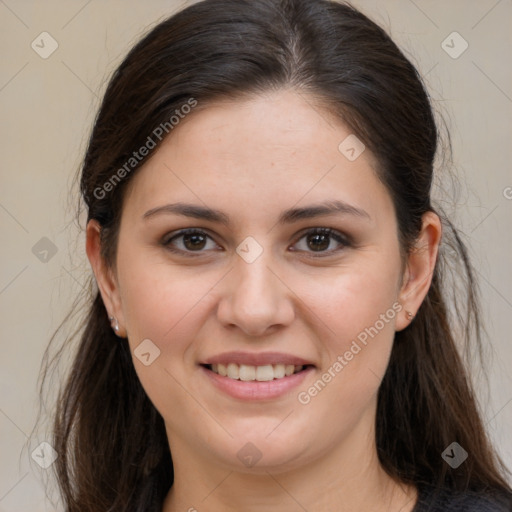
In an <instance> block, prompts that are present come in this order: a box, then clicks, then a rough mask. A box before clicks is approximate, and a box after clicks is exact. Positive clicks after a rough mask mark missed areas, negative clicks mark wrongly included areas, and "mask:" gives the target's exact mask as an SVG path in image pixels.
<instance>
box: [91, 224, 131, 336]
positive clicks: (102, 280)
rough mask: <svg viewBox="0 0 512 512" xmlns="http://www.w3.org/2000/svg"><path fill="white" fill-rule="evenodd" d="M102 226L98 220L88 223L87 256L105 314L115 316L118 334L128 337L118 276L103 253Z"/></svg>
mask: <svg viewBox="0 0 512 512" xmlns="http://www.w3.org/2000/svg"><path fill="white" fill-rule="evenodd" d="M100 233H101V226H100V224H99V223H98V221H96V220H90V221H89V222H88V223H87V229H86V242H85V249H86V252H87V257H88V258H89V262H90V264H91V267H92V270H93V272H94V275H95V277H96V282H97V283H98V288H99V291H100V293H101V298H102V299H103V304H105V308H106V312H105V314H106V315H108V316H109V317H114V318H115V319H116V320H117V323H118V325H119V330H118V331H117V332H116V334H117V335H118V336H120V337H122V338H124V337H126V330H125V327H124V326H125V322H124V316H123V311H122V307H121V296H120V293H119V286H118V284H117V278H116V276H115V272H114V271H113V270H112V268H111V267H110V266H109V265H107V263H106V262H105V260H104V259H103V257H102V255H101V238H100Z"/></svg>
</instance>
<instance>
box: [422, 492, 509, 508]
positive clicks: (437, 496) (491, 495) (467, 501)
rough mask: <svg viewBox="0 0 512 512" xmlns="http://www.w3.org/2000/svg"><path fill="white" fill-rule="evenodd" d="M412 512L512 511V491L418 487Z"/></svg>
mask: <svg viewBox="0 0 512 512" xmlns="http://www.w3.org/2000/svg"><path fill="white" fill-rule="evenodd" d="M413 512H512V493H508V492H506V491H488V492H484V491H454V490H452V489H437V490H436V489H434V488H432V487H427V486H423V487H419V488H418V502H417V504H416V506H415V507H414V509H413Z"/></svg>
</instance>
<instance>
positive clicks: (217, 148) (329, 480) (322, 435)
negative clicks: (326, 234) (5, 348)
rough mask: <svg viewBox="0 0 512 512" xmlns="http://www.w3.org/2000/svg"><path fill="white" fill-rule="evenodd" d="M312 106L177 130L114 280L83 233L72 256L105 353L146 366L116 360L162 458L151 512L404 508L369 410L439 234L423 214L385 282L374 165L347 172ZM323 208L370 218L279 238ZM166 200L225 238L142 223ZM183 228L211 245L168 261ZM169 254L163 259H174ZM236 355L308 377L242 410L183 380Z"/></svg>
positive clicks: (128, 209)
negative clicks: (85, 264)
mask: <svg viewBox="0 0 512 512" xmlns="http://www.w3.org/2000/svg"><path fill="white" fill-rule="evenodd" d="M312 100H313V99H312V98H309V97H307V96H304V95H303V94H299V93H297V92H294V91H291V90H282V91H276V92H272V93H269V94H267V95H261V96H256V97H253V98H250V99H244V100H236V101H235V100H233V101H223V102H219V103H215V104H212V105H209V106H208V107H207V108H204V109H197V110H196V111H195V112H194V113H193V114H191V115H189V116H188V117H187V118H186V119H185V120H184V121H182V122H181V123H180V125H179V126H178V127H177V128H176V129H175V130H174V131H173V132H172V134H171V135H172V136H170V137H169V138H168V139H167V140H166V141H165V142H164V143H163V145H162V146H160V147H159V148H158V149H157V150H156V151H155V153H154V154H153V155H152V157H151V159H150V160H149V161H147V162H146V163H145V164H144V166H143V167H142V168H141V169H140V171H138V173H137V175H136V176H135V177H134V178H133V180H132V182H131V183H130V185H129V187H128V189H127V195H126V197H125V201H124V206H123V214H122V219H121V227H120V233H119V241H118V249H117V258H116V261H115V265H114V266H113V267H108V266H107V265H106V264H105V262H104V261H102V260H101V257H100V252H99V226H98V224H97V222H95V221H91V222H90V223H89V224H88V227H87V254H88V257H89V260H90V262H91V265H92V267H93V269H94V272H95V275H96V278H97V281H98V285H99V288H100V291H101V293H102V296H103V300H104V302H105V306H106V309H107V310H108V312H109V314H111V315H113V316H115V317H116V319H117V320H118V322H119V327H120V329H119V335H120V336H121V337H127V338H128V339H127V340H119V342H120V343H129V344H130V348H131V350H132V353H133V350H134V349H135V348H136V347H137V346H138V345H139V344H140V343H141V342H142V340H144V339H150V340H151V341H152V342H153V343H154V344H155V345H156V346H157V347H158V348H159V350H160V351H161V352H160V356H159V357H158V358H157V359H156V360H155V361H154V362H153V363H152V364H151V365H149V366H145V365H143V364H142V363H141V361H140V360H139V359H138V358H137V357H134V358H133V362H134V366H135V369H136V371H137V374H138V376H139V378H140V381H141V383H142V385H143V387H144V389H145V390H146V392H147V394H148V396H149V398H150V399H151V401H152V402H153V404H154V405H155V407H156V408H157V409H158V411H159V412H160V413H161V415H162V416H163V418H164V421H165V424H166V429H167V435H168V439H169V444H170V448H171V453H172V455H173V461H174V471H175V483H174V485H173V487H172V489H171V491H170V492H169V494H168V496H167V499H166V502H165V505H164V509H163V510H164V512H171V511H177V510H190V509H192V510H194V509H196V510H198V511H201V510H208V511H214V512H215V511H221V510H222V511H224V512H225V511H231V510H233V511H235V510H244V511H257V510H258V511H259V510H266V511H277V510H279V511H290V512H291V511H299V510H304V509H307V510H309V511H318V510H337V511H353V510H358V511H363V512H364V511H370V510H382V511H384V510H390V511H391V510H393V511H395V510H396V511H398V510H401V511H402V512H405V511H408V510H412V508H413V506H414V503H415V500H416V490H415V489H414V488H412V487H407V486H404V485H401V484H399V483H398V482H395V481H393V480H392V479H391V478H389V476H388V475H387V474H385V473H384V471H383V470H382V468H381V466H380V464H379V462H378V458H377V452H376V447H375V427H374V421H375V411H376V403H377V401H376V397H377V391H378V388H379V384H380V382H381V379H382V377H383V375H384V373H385V370H386V367H387V364H388V359H389V355H390V351H391V348H392V343H393V336H394V332H395V331H398V330H401V329H404V328H406V327H407V326H408V325H409V323H410V320H409V319H408V318H407V315H406V311H411V312H412V313H413V314H415V313H416V311H417V310H418V308H419V307H420V304H421V302H422V300H423V299H424V297H425V295H426V294H427V291H428V288H429V286H430V281H431V275H432V271H433V268H434V264H435V260H436V257H437V251H438V245H439V241H440V237H441V224H440V221H439V218H438V217H437V216H436V215H435V214H433V213H431V212H429V213H427V214H425V215H424V218H423V229H422V232H421V234H420V237H419V239H418V243H417V246H416V248H415V250H413V251H412V252H411V254H410V255H409V256H408V259H407V261H406V262H404V263H406V265H404V266H402V261H401V259H400V251H399V244H398V237H397V224H396V217H395V212H394V207H393V204H392V201H391V197H390V195H389V193H388V192H387V190H386V189H385V187H384V186H383V184H382V183H381V182H380V181H379V179H378V178H377V176H376V174H375V171H374V169H375V166H376V162H375V159H374V158H373V156H372V155H371V154H370V152H369V150H365V151H364V152H363V153H362V154H361V155H360V156H359V157H358V158H357V159H356V160H355V161H349V160H348V159H347V158H346V157H345V156H344V155H343V154H342V153H341V152H340V151H339V150H338V146H339V144H340V142H341V141H343V140H344V139H345V138H346V137H347V136H348V135H349V134H350V133H351V132H350V130H349V129H348V128H347V127H346V126H344V125H343V124H342V123H341V122H340V121H337V120H334V119H332V118H330V117H329V115H328V114H327V113H326V112H325V111H322V110H321V109H320V108H317V107H316V106H314V103H313V101H312ZM332 200H342V201H345V202H347V203H350V204H351V205H353V206H356V207H357V208H360V209H363V210H365V211H366V212H367V213H368V216H369V219H368V218H366V217H358V216H353V215H348V214H330V215H323V216H319V217H315V218H306V219H301V220H297V221H295V222H292V223H288V224H281V223H279V216H280V215H281V213H282V212H283V211H284V210H287V209H290V208H301V207H305V206H310V205H313V204H318V203H323V202H325V201H332ZM178 202H180V203H191V204H194V205H198V206H203V207H204V206H208V207H209V208H213V209H219V210H222V211H223V212H224V213H225V214H226V216H227V217H228V219H229V224H228V225H223V224H221V223H219V222H214V221H211V220H204V219H194V218H189V217H185V216H183V215H176V214H170V213H163V214H155V215H153V216H151V217H148V218H145V219H144V218H143V215H144V213H145V212H147V211H148V210H151V209H153V208H156V207H160V206H163V205H166V204H169V203H178ZM183 228H198V229H202V230H204V231H206V233H207V234H209V235H210V236H211V239H207V240H208V241H207V243H206V245H205V246H204V248H203V249H202V252H198V251H195V252H193V251H189V252H188V253H182V254H177V253H173V252H171V251H170V250H169V248H168V247H166V246H165V245H164V244H163V241H168V240H169V239H170V238H172V236H168V235H169V234H173V233H175V232H177V231H178V230H180V229H183ZM311 228H332V229H333V230H335V231H338V232H340V233H342V234H344V235H346V236H349V237H350V238H351V239H352V241H353V243H352V245H347V246H345V245H341V244H339V243H338V242H336V240H334V239H333V238H331V242H330V243H329V246H328V249H327V252H328V254H327V255H325V252H324V253H322V252H315V251H314V246H313V248H311V247H310V246H308V243H307V241H308V238H307V236H305V233H304V231H306V230H307V229H311ZM166 235H167V236H166ZM248 236H251V237H253V238H254V240H256V241H257V243H258V244H259V246H261V248H262V250H263V252H262V253H261V255H260V256H259V257H258V258H257V259H256V260H255V261H253V262H252V263H247V262H246V261H245V260H244V259H243V258H241V257H240V256H239V255H238V254H237V252H236V248H237V246H239V244H240V243H241V242H242V241H243V240H244V239H245V238H246V237H248ZM183 241H184V239H183V238H175V239H174V241H173V242H172V243H173V245H171V247H175V248H176V249H182V250H183V251H185V250H186V249H185V246H184V245H183ZM191 253H192V255H191ZM322 254H324V255H322ZM194 255H195V256H194ZM315 255H316V257H315ZM402 269H404V270H403V272H402ZM393 304H395V307H396V310H393V308H392V306H393ZM397 304H399V306H398V307H397ZM389 310H391V311H395V313H396V314H395V315H391V314H388V317H389V316H393V318H392V319H391V320H388V321H387V322H381V323H379V324H378V325H379V327H380V325H381V324H382V323H383V324H384V326H383V327H382V328H380V329H379V330H378V334H377V335H374V337H373V338H369V339H368V343H367V345H365V346H363V345H361V344H359V345H361V347H362V348H361V350H360V351H359V352H358V353H357V354H356V355H354V357H353V358H352V359H351V360H350V361H347V364H346V365H344V367H343V369H342V371H339V372H337V373H336V376H335V377H334V378H332V379H331V381H330V382H329V383H328V384H327V385H326V386H325V388H323V389H322V390H321V392H319V393H318V394H317V395H316V396H314V397H312V398H311V400H310V401H309V403H307V404H303V403H301V402H300V401H299V400H298V398H297V395H298V393H299V392H300V391H304V390H306V391H307V390H308V388H309V387H311V386H312V385H313V384H314V382H315V381H317V380H318V379H319V378H321V377H322V375H323V374H324V373H325V372H327V371H328V369H329V368H332V366H333V364H334V363H335V361H336V360H337V357H338V356H339V355H343V354H345V353H346V352H347V350H349V349H350V346H351V343H352V342H353V341H354V340H356V339H357V336H358V334H360V333H361V332H362V331H364V329H365V328H368V327H370V326H374V325H376V322H377V320H379V318H382V317H380V315H382V314H385V313H386V312H387V311H389ZM397 310H399V311H398V312H396V311H397ZM235 350H241V351H247V352H256V353H260V352H266V351H279V352H284V353H287V354H292V355H295V356H299V357H302V358H304V359H306V360H308V361H310V362H311V363H312V364H314V365H315V368H314V370H313V371H312V372H311V373H310V374H308V375H307V376H306V379H305V381H304V382H303V383H301V385H300V386H299V387H298V388H297V389H293V390H292V391H291V392H289V393H287V394H285V395H284V396H282V397H279V398H277V399H273V400H267V401H263V402H262V401H259V402H258V401H257V402H247V401H243V400H239V399H235V398H232V397H230V396H228V395H226V394H224V393H222V392H221V391H219V390H218V389H216V388H215V387H214V386H213V385H212V384H211V382H210V380H209V379H208V378H207V377H206V376H205V375H204V371H203V370H202V369H201V367H200V366H199V363H200V362H201V361H205V360H206V359H207V358H209V357H212V356H214V355H216V354H220V353H222V352H226V351H235ZM247 442H251V443H253V444H254V446H256V447H257V449H258V451H259V452H260V453H261V459H260V460H259V461H258V462H257V464H256V465H254V466H253V467H246V466H245V465H244V464H243V463H242V462H241V461H240V460H239V458H238V457H237V453H238V452H239V450H240V449H241V448H242V447H243V446H244V445H245V444H246V443H247Z"/></svg>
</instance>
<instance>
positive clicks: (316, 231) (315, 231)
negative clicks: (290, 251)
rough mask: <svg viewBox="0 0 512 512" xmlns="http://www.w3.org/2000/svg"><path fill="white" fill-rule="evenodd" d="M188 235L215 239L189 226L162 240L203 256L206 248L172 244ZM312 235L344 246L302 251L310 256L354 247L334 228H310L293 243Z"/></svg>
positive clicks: (181, 250)
mask: <svg viewBox="0 0 512 512" xmlns="http://www.w3.org/2000/svg"><path fill="white" fill-rule="evenodd" d="M186 235H202V236H205V237H207V238H209V239H210V240H212V241H214V240H213V238H212V237H211V236H210V235H209V234H208V233H206V232H205V231H203V230H201V229H197V228H188V229H182V230H180V231H178V232H177V233H170V234H168V235H166V236H165V237H164V238H163V240H162V245H163V246H164V247H166V248H167V249H168V250H169V251H171V252H173V253H177V254H181V255H184V254H185V255H187V256H190V257H198V256H202V255H203V254H204V252H205V251H204V250H198V251H191V250H183V249H177V248H176V247H173V246H172V244H171V243H172V242H173V241H175V240H176V239H179V238H181V237H183V236H186ZM311 235H324V236H328V237H330V238H331V239H333V240H335V241H336V242H338V243H339V244H340V245H341V246H343V247H342V248H337V249H331V250H328V251H301V252H306V253H308V256H309V257H313V258H322V257H326V256H331V255H332V254H333V253H337V252H339V251H341V250H343V248H348V247H352V245H353V244H352V242H351V240H350V239H349V237H347V236H345V235H343V234H342V233H340V232H339V231H336V230H334V229H332V228H312V229H308V230H307V231H305V232H303V233H301V235H300V236H299V238H298V239H297V241H296V242H295V243H294V244H293V245H296V244H297V243H298V242H299V241H301V240H302V239H303V238H306V237H307V236H311ZM214 242H215V241H214ZM329 244H330V242H329ZM295 251H296V250H295Z"/></svg>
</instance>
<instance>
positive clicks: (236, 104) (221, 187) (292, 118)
mask: <svg viewBox="0 0 512 512" xmlns="http://www.w3.org/2000/svg"><path fill="white" fill-rule="evenodd" d="M198 106H199V108H198V109H197V110H195V111H193V113H191V114H190V115H189V116H188V117H186V118H185V119H184V120H183V121H181V122H180V124H179V126H177V127H176V128H175V129H174V130H173V132H171V135H170V136H169V137H167V139H165V140H164V142H163V143H162V145H161V146H160V147H159V148H158V149H157V150H156V151H155V154H154V155H152V158H151V159H150V160H149V161H148V162H147V163H146V164H145V165H144V166H143V167H142V168H141V169H140V170H139V171H138V172H137V174H136V175H135V176H134V178H133V179H132V183H131V184H130V187H129V190H128V193H127V197H126V203H127V205H126V206H127V207H129V208H130V209H135V210H137V211H138V212H139V213H140V212H141V211H142V210H144V208H145V209H146V210H147V209H149V208H152V207H155V206H158V205H159V204H165V203H167V202H171V201H176V200H183V201H188V202H190V201H193V202H196V203H197V202H200V203H201V202H202V203H205V204H208V206H212V207H217V208H222V209H224V210H225V209H230V207H232V208H235V207H238V208H239V209H240V208H242V209H243V210H244V211H245V212H252V213H253V214H256V212H261V210H264V209H265V208H266V207H268V208H269V209H272V208H274V206H277V205H281V206H282V207H283V208H284V207H289V206H290V205H292V204H294V203H295V204H296V203H299V202H301V201H302V202H308V203H310V202H315V201H319V200H325V199H333V200H334V199H339V200H344V201H347V202H350V203H355V204H357V205H358V206H360V207H361V208H364V209H365V210H367V211H368V210H372V211H373V212H379V214H386V213H389V212H390V211H391V210H390V208H392V205H391V198H390V197H389V194H388V192H387V190H386V189H385V187H384V186H383V185H382V183H381V181H380V180H379V179H378V177H377V175H376V172H375V169H376V161H375V159H374V157H373V155H372V154H371V153H370V152H369V151H368V150H364V151H363V152H362V153H361V154H360V156H359V157H357V158H356V159H355V160H350V159H348V158H347V156H346V154H345V153H343V151H340V143H342V142H343V141H345V140H347V137H350V136H351V137H353V136H354V135H353V134H352V133H351V131H350V129H349V128H348V127H347V126H346V125H344V124H343V123H342V122H341V121H340V120H338V119H335V118H334V117H333V116H332V115H330V114H329V112H327V111H326V110H325V109H322V108H321V107H320V106H319V104H318V103H315V101H314V99H313V98H311V97H308V96H306V95H305V94H303V93H297V92H295V91H278V92H277V91H276V92H272V93H268V94H266V95H259V96H254V97H253V98H249V99H247V98H246V99H243V100H232V101H227V100H225V101H221V102H218V103H213V104H210V105H207V106H204V108H201V104H199V105H198ZM348 140H349V141H351V140H352V139H350V138H349V139H348ZM342 149H343V146H342ZM356 149H357V150H360V149H361V148H356ZM264 205H265V207H264ZM144 211H145V210H144ZM239 213H240V212H239Z"/></svg>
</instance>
